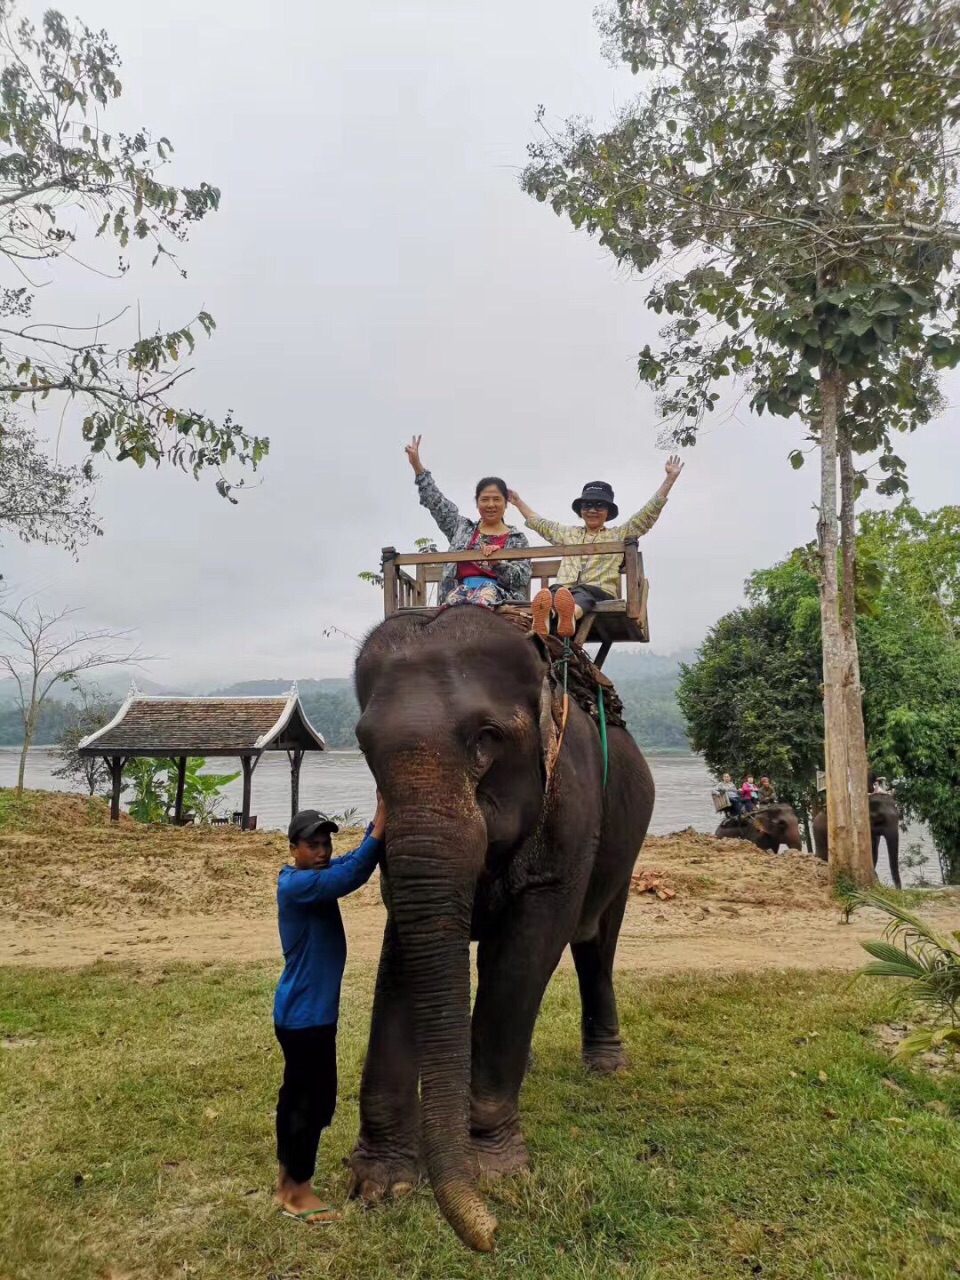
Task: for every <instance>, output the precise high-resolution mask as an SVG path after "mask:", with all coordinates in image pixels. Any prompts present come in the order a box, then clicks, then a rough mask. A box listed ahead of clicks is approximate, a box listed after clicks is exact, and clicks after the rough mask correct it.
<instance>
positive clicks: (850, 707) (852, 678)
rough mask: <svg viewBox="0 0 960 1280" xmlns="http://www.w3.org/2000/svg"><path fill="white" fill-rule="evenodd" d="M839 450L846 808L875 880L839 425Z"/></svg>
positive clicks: (848, 481) (850, 473) (844, 453)
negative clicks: (848, 809)
mask: <svg viewBox="0 0 960 1280" xmlns="http://www.w3.org/2000/svg"><path fill="white" fill-rule="evenodd" d="M837 443H838V448H839V453H840V498H841V503H840V573H841V578H840V598H841V605H842V608H841V614H840V634H841V637H842V640H843V651H844V652H843V664H844V669H843V695H844V709H845V714H846V721H847V767H848V769H849V777H850V797H851V798H850V809H851V816H852V818H853V830H854V841H855V848H856V859H857V869H858V872H857V876H856V880H857V883H858V884H868V885H869V884H873V882H874V881H875V880H876V872H875V870H874V866H873V853H872V845H871V835H870V804H869V800H868V791H869V785H868V772H869V770H868V767H867V741H866V737H867V736H866V731H865V729H864V725H863V686H862V685H861V683H860V653H859V650H858V647H857V609H856V591H857V527H856V519H855V510H854V508H855V503H856V495H855V485H854V479H855V477H854V467H853V449H852V447H851V444H850V437H849V436H848V434H847V432H846V431H844V430H843V429H842V428H841V429H840V431H839V432H838V437H837Z"/></svg>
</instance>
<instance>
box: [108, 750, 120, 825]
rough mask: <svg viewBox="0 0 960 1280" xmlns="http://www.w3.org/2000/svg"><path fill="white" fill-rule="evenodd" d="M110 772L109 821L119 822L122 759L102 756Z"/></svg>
mask: <svg viewBox="0 0 960 1280" xmlns="http://www.w3.org/2000/svg"><path fill="white" fill-rule="evenodd" d="M104 761H105V762H106V764H107V767H108V768H109V770H110V779H111V781H112V783H113V788H112V790H111V792H110V821H111V822H119V821H120V785H121V781H122V777H123V759H122V758H121V757H120V756H104Z"/></svg>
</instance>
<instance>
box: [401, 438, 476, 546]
mask: <svg viewBox="0 0 960 1280" xmlns="http://www.w3.org/2000/svg"><path fill="white" fill-rule="evenodd" d="M422 439H423V437H422V436H414V437H413V439H412V440H411V441H410V443H409V444H407V445H404V452H405V453H406V455H407V460H408V462H409V463H410V465H411V467H413V474H414V476H415V477H416V483H417V490H418V492H419V494H420V504H421V506H424V507H426V508H427V510H428V511H429V512H430V514H431V515H432V516H433V518H434V520H435V521H436V523H437V528H438V529H439V530H440V532H441V533H442V534H443V535H444V537H445V538H448V539H449V540H450V541H451V542H452V541H453V538H454V536H455V535H456V532H457V529H458V528H459V526H460V524H461V522H462V520H463V517H462V516H461V515H460V512H459V511H458V510H457V508H456V506H455V505H454V504H453V503H452V502H451V501H450V499H449V498H445V497H444V496H443V494H442V493H441V492H440V490H439V489H438V488H437V483H436V481H435V480H434V478H433V476H432V475H431V474H430V472H429V471H428V470H427V469H426V467H425V466H424V465H423V463H422V462H421V460H420V441H421V440H422Z"/></svg>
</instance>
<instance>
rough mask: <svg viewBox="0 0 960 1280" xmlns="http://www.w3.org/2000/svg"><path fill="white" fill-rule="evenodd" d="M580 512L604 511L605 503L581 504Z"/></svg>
mask: <svg viewBox="0 0 960 1280" xmlns="http://www.w3.org/2000/svg"><path fill="white" fill-rule="evenodd" d="M580 510H581V511H606V510H607V504H606V503H605V502H581V503H580Z"/></svg>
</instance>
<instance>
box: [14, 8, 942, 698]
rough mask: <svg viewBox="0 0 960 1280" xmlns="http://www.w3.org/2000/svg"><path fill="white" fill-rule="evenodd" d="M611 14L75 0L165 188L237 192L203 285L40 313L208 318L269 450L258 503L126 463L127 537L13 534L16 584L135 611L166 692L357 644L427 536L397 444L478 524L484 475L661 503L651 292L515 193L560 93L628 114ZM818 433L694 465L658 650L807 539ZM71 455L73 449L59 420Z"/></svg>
mask: <svg viewBox="0 0 960 1280" xmlns="http://www.w3.org/2000/svg"><path fill="white" fill-rule="evenodd" d="M593 7H594V6H593V2H592V0H549V2H548V0H527V2H526V3H525V4H519V5H518V4H517V3H515V0H510V2H509V3H508V0H487V3H486V4H484V5H480V6H476V5H474V6H462V5H456V4H451V3H450V0H420V2H419V3H413V2H412V0H383V2H382V3H371V2H370V0H352V3H350V4H348V5H344V4H336V5H334V4H332V3H329V2H327V0H324V2H322V3H319V4H318V3H316V0H273V3H271V4H269V5H267V4H264V3H262V0H261V2H258V3H252V2H251V0H231V2H230V3H229V4H228V3H226V0H165V3H163V4H162V5H156V4H155V3H151V4H147V3H145V2H144V0H72V2H71V3H70V4H68V5H67V6H66V9H67V12H69V13H73V12H74V10H75V9H79V10H80V12H81V16H82V17H83V18H84V19H85V20H86V21H87V22H88V23H89V24H90V25H91V26H94V27H99V26H104V27H106V28H107V30H108V31H109V33H110V35H111V36H112V37H113V39H114V40H115V42H116V43H117V44H118V45H119V48H120V51H121V54H122V56H123V60H124V67H123V70H122V73H121V75H122V80H123V84H124V96H123V99H122V100H121V102H120V103H119V104H118V105H117V107H116V109H115V110H114V109H113V108H111V110H112V111H113V117H108V120H109V119H110V118H113V119H114V123H115V124H118V125H123V124H126V125H134V124H144V125H146V126H148V127H149V128H151V129H152V130H153V131H154V132H155V133H156V134H157V135H158V136H159V135H161V134H166V135H167V136H168V137H169V138H170V139H171V140H172V141H173V143H174V146H175V148H176V155H175V158H174V163H173V165H172V166H171V167H170V169H169V170H168V174H169V180H171V181H176V182H177V183H179V184H181V185H194V184H196V183H198V182H199V181H200V180H206V181H209V182H212V183H214V184H215V185H217V186H219V187H220V188H221V189H222V193H223V203H222V207H221V211H220V212H219V213H218V214H216V215H213V216H212V217H210V218H209V219H208V221H207V222H206V223H205V224H203V225H202V226H201V227H200V228H199V229H198V231H197V232H196V233H195V235H194V236H193V238H192V240H191V242H190V243H189V245H188V246H187V247H186V248H185V249H184V251H183V254H182V262H183V265H184V266H185V267H186V268H187V270H188V273H189V274H188V279H187V280H185V281H183V280H180V279H178V278H177V277H176V276H175V275H174V274H173V273H172V272H171V271H169V270H163V269H162V268H160V267H158V268H157V269H155V270H153V271H152V272H151V271H148V270H141V271H138V272H137V273H136V274H135V275H134V276H132V277H128V278H127V279H125V280H122V281H115V282H111V281H107V280H104V279H102V278H100V277H97V276H85V277H84V276H79V275H77V274H76V273H73V274H71V275H69V277H64V276H58V277H57V281H59V284H58V283H57V282H55V283H54V284H53V285H52V286H51V287H50V288H48V289H47V290H46V291H45V298H44V305H45V307H46V308H47V309H48V310H50V311H52V312H55V313H56V314H57V315H58V317H59V315H60V314H61V307H62V314H63V315H64V318H68V317H69V318H74V317H81V316H87V317H89V316H90V315H91V314H99V315H106V314H110V313H112V312H114V311H116V310H118V309H119V307H121V306H123V305H124V304H126V303H134V304H138V305H139V307H140V314H141V317H142V323H143V326H144V328H150V327H152V326H153V325H155V324H166V325H175V324H179V323H183V322H184V321H185V320H187V319H189V318H190V317H191V316H192V315H193V314H194V313H195V311H196V310H197V309H198V308H199V307H200V306H205V307H207V308H208V309H209V310H210V311H211V312H212V313H213V314H214V316H215V318H216V320H217V324H218V329H217V332H216V334H215V336H214V338H213V340H212V341H210V342H201V343H200V344H199V345H198V349H197V356H196V373H195V374H194V375H193V377H192V380H191V385H190V390H189V399H190V401H191V402H192V403H193V404H195V405H197V406H201V407H203V408H204V409H205V410H206V411H207V412H209V413H210V414H212V415H213V416H215V417H216V416H221V415H222V414H223V412H224V411H225V410H226V409H228V408H232V409H233V410H234V411H235V413H236V415H237V417H238V418H239V420H240V421H241V422H243V423H244V424H245V425H246V426H247V427H249V428H250V429H251V430H253V431H256V432H257V433H259V434H265V435H269V437H270V440H271V453H270V456H269V458H268V459H267V461H266V463H265V465H264V467H263V470H262V472H261V477H262V479H261V483H260V484H259V485H258V487H256V488H255V489H253V490H251V491H250V492H248V493H246V494H244V495H243V496H242V497H241V501H240V505H239V506H236V507H232V506H229V505H228V504H227V503H225V502H224V501H223V500H222V499H220V498H219V497H218V496H217V495H216V493H215V491H214V488H213V480H212V479H205V480H203V481H202V482H201V483H200V484H195V483H193V481H191V480H190V479H189V478H187V477H184V476H182V475H179V474H173V473H172V472H168V471H167V470H161V471H160V472H156V471H152V470H149V471H143V472H139V471H138V470H137V469H136V467H134V466H133V465H132V464H130V463H123V464H104V465H103V466H102V468H101V480H100V484H99V490H98V499H97V505H98V509H99V511H100V513H101V515H102V519H103V524H104V527H105V537H103V538H102V539H98V540H97V541H96V542H95V544H93V545H91V546H90V547H89V548H87V549H86V551H84V552H83V553H82V554H81V558H80V561H79V563H77V564H74V563H73V561H71V559H70V558H69V557H68V556H67V555H65V554H64V553H62V552H54V551H46V550H43V549H38V548H24V547H21V546H20V545H19V544H17V543H14V542H12V541H9V540H8V542H7V544H6V545H5V546H4V548H3V551H2V561H3V563H2V566H0V567H2V571H3V573H4V575H5V577H6V579H7V582H8V584H10V585H13V586H15V587H17V588H19V589H20V590H22V591H27V590H38V589H40V590H42V591H43V594H44V599H45V600H47V601H49V603H51V604H55V605H64V604H76V605H81V606H83V608H84V610H85V614H84V620H85V622H86V623H88V624H89V625H90V626H102V625H112V626H117V627H135V628H137V630H138V632H139V635H140V638H141V641H142V644H143V647H144V649H145V650H146V651H149V652H151V653H154V654H160V655H163V661H158V662H155V663H153V664H152V665H151V667H150V669H149V672H148V674H149V676H150V678H151V679H153V680H156V681H159V682H163V683H176V682H178V681H185V682H186V681H189V682H201V683H203V682H206V683H209V684H223V683H224V682H226V681H231V680H239V679H244V678H250V677H255V676H263V677H266V676H289V677H307V676H324V675H340V674H346V673H347V672H348V671H349V668H350V663H351V659H352V654H353V649H354V645H353V643H352V641H350V640H347V639H344V638H343V637H341V636H338V635H334V636H332V637H329V638H328V637H325V636H324V635H323V631H324V629H325V628H328V627H331V626H336V627H339V628H341V629H342V630H343V631H345V632H348V633H350V634H351V635H353V636H359V635H362V633H363V632H364V631H365V629H367V628H368V627H369V626H371V625H372V624H373V623H374V622H375V621H376V619H377V616H378V613H379V608H380V598H379V596H378V594H377V592H376V591H375V590H374V589H372V588H371V587H369V586H366V585H364V584H363V583H360V582H359V581H358V580H357V573H358V571H359V570H361V569H363V568H368V567H375V566H376V564H377V562H378V559H379V548H380V547H381V546H382V545H384V544H393V545H395V546H397V547H400V548H403V547H410V546H411V544H412V542H413V540H414V539H415V538H417V537H419V536H422V535H426V534H431V533H433V532H434V530H433V528H432V526H431V524H430V521H429V517H428V516H427V514H426V512H424V511H423V510H422V509H421V508H420V507H419V506H418V504H417V500H416V493H415V490H414V486H413V479H412V472H411V471H410V469H409V466H408V464H407V461H406V459H405V457H404V454H403V449H402V446H403V444H404V442H405V441H406V440H407V439H409V437H410V435H411V434H412V433H413V432H421V433H422V434H423V446H422V450H423V457H424V461H425V463H426V464H427V465H428V466H429V467H430V468H431V469H432V470H433V471H434V474H435V476H436V478H437V480H438V482H439V484H440V485H441V487H442V489H443V490H444V492H446V493H447V494H448V495H449V496H450V497H451V498H453V499H454V500H455V501H456V502H457V503H458V504H460V506H461V508H462V509H464V510H469V509H470V508H471V505H472V494H473V483H474V481H475V480H476V478H477V477H478V476H480V475H482V474H486V473H488V472H495V473H499V474H502V475H504V476H505V478H506V479H507V481H508V482H509V483H510V484H511V485H512V486H514V487H515V488H516V489H518V490H519V491H520V493H521V494H522V495H523V496H524V498H526V500H527V501H528V502H530V503H531V505H533V506H535V507H536V508H538V509H539V510H540V511H542V512H543V513H544V514H547V515H549V516H552V517H554V518H561V519H562V518H566V517H567V515H568V513H569V504H570V501H571V499H572V498H573V497H574V496H575V495H576V494H577V493H578V492H579V490H580V487H581V485H582V483H583V482H584V481H585V480H593V479H607V480H609V481H610V482H611V483H612V484H613V485H614V486H615V488H616V492H617V500H618V502H619V504H620V507H621V510H622V511H624V512H626V511H630V510H633V509H635V508H637V507H639V506H640V505H641V504H642V503H643V502H644V501H645V500H646V499H647V498H648V497H649V496H650V495H651V494H652V493H653V491H654V490H655V489H656V488H657V486H658V485H659V483H660V481H661V479H662V473H663V463H664V455H663V453H662V452H660V451H658V449H657V445H656V437H657V434H658V427H657V419H656V413H655V409H654V404H653V397H652V394H651V393H650V392H649V391H648V390H647V389H645V388H641V387H638V386H637V383H636V376H635V364H636V353H637V351H638V350H639V349H640V348H641V347H642V346H643V345H644V343H645V342H647V341H648V340H653V339H654V338H655V336H656V324H655V323H653V322H652V318H651V316H650V315H649V314H648V313H647V312H646V311H645V309H644V306H643V292H642V287H641V286H640V285H639V284H637V283H636V282H632V281H630V280H629V279H628V278H626V277H625V276H624V275H623V274H622V273H619V272H618V271H617V270H616V268H615V266H614V264H613V262H612V260H611V259H610V258H609V256H607V255H606V254H605V253H604V252H603V251H602V250H601V249H600V248H599V247H598V246H597V244H596V243H595V242H594V241H592V240H590V239H589V238H588V237H587V236H586V235H585V234H583V233H577V232H574V231H573V230H572V229H571V228H570V226H569V224H568V223H567V222H565V221H561V220H559V219H557V218H556V217H555V216H554V215H553V213H552V212H551V211H550V210H549V209H548V208H546V207H545V206H542V205H538V204H537V203H536V202H535V201H533V200H531V199H530V198H529V197H527V196H525V195H523V194H522V192H521V191H520V189H519V186H518V181H517V178H518V173H519V170H520V168H521V167H522V165H523V163H524V158H525V148H526V145H527V143H528V142H529V141H530V140H531V139H532V138H533V136H534V114H535V111H536V107H537V104H538V103H541V102H542V103H544V104H545V105H546V107H547V111H548V114H549V115H550V116H551V117H552V118H553V119H556V120H559V119H561V118H562V117H565V116H568V115H571V114H584V115H591V116H594V117H595V118H596V119H598V120H606V119H608V118H609V117H610V115H611V114H612V112H613V111H614V110H616V108H617V107H618V105H621V104H622V103H623V102H625V101H627V100H628V99H629V96H630V93H631V89H632V85H631V79H630V77H629V75H625V74H624V73H623V72H620V71H615V70H613V69H611V68H610V67H609V65H608V64H607V63H606V62H605V61H604V60H603V58H602V57H601V54H600V48H599V39H598V37H597V33H596V30H595V27H594V23H593V18H592V10H593ZM39 8H40V6H36V9H35V11H37V12H38V11H39ZM105 123H107V122H105ZM58 288H59V289H62V290H63V292H62V293H57V292H56V291H57V290H58ZM947 390H948V391H949V392H950V393H951V400H955V399H956V397H957V393H956V387H955V385H954V386H950V387H948V388H947ZM953 424H954V411H953V409H952V407H951V409H950V411H949V412H948V415H947V417H946V419H945V420H944V421H942V422H940V423H938V424H936V425H935V426H933V427H932V428H930V429H929V430H927V431H925V432H924V433H923V435H922V437H918V438H917V439H915V440H913V441H909V442H905V444H904V447H903V450H902V452H903V453H904V455H905V456H906V458H907V460H908V463H909V466H910V474H911V479H912V485H913V492H914V496H915V498H916V500H917V502H918V503H919V504H920V505H921V506H923V507H934V506H938V505H942V504H943V503H946V502H951V501H955V500H956V481H955V477H956V475H957V474H958V462H960V458H958V454H960V445H958V442H957V436H956V432H955V431H954V430H953ZM53 425H54V426H55V425H56V424H55V423H54V424H53ZM799 442H800V431H799V429H798V428H793V427H791V426H790V425H789V424H786V425H785V424H784V423H783V422H782V421H781V420H772V419H756V418H753V417H752V416H751V415H749V413H748V412H747V410H746V408H744V409H742V410H741V411H740V412H739V413H737V414H734V415H733V416H728V417H726V418H724V419H722V420H718V422H717V423H716V424H715V426H714V428H713V430H712V431H711V432H710V433H709V434H707V435H705V436H704V437H703V439H702V441H701V443H700V444H699V445H698V446H697V448H696V449H694V450H692V451H689V452H688V453H687V455H686V464H687V465H686V469H685V471H684V473H683V475H682V477H681V479H680V481H679V482H678V484H677V486H676V488H675V489H674V491H673V495H672V496H671V499H670V502H669V504H668V505H667V508H666V509H665V511H664V513H663V515H662V516H661V518H660V522H659V524H658V525H657V526H656V528H655V529H654V530H653V531H652V532H651V533H650V534H649V535H648V536H647V537H646V538H645V539H644V542H643V544H642V548H643V551H644V556H645V561H646V566H647V572H648V575H649V577H650V579H651V594H650V618H651V631H652V636H653V644H652V646H651V647H652V648H654V649H656V650H658V651H661V652H669V651H672V650H674V649H677V648H681V647H687V646H692V645H695V644H697V643H698V642H699V641H700V639H701V638H702V636H703V634H704V631H705V630H706V628H707V627H708V626H709V625H710V624H711V623H712V622H713V621H714V620H715V619H716V618H717V617H718V616H719V615H720V614H721V613H723V612H725V611H726V610H728V609H730V608H732V607H734V606H735V605H736V604H737V603H738V602H739V601H740V599H741V588H742V583H743V580H744V578H745V577H746V576H747V574H748V573H749V572H750V571H751V570H752V569H754V568H758V567H761V566H763V565H766V564H769V563H771V562H773V561H774V560H775V559H777V558H778V557H780V556H782V555H783V554H784V553H785V552H787V551H788V550H789V549H790V548H791V547H792V546H794V545H796V544H798V543H800V542H805V541H807V540H808V539H809V538H810V537H811V536H812V534H813V525H814V513H813V510H812V503H813V500H814V497H815V492H816V474H815V468H814V467H806V468H804V469H803V470H802V471H800V472H794V471H792V470H791V468H790V467H789V464H788V463H787V460H786V458H787V454H788V452H789V451H790V449H791V448H793V447H794V446H795V445H797V444H798V443H799ZM63 452H65V453H66V454H67V455H68V456H79V453H80V450H79V446H78V444H77V442H76V439H75V438H74V437H72V436H71V435H70V424H69V423H68V429H67V434H66V437H65V438H64V442H63Z"/></svg>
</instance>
